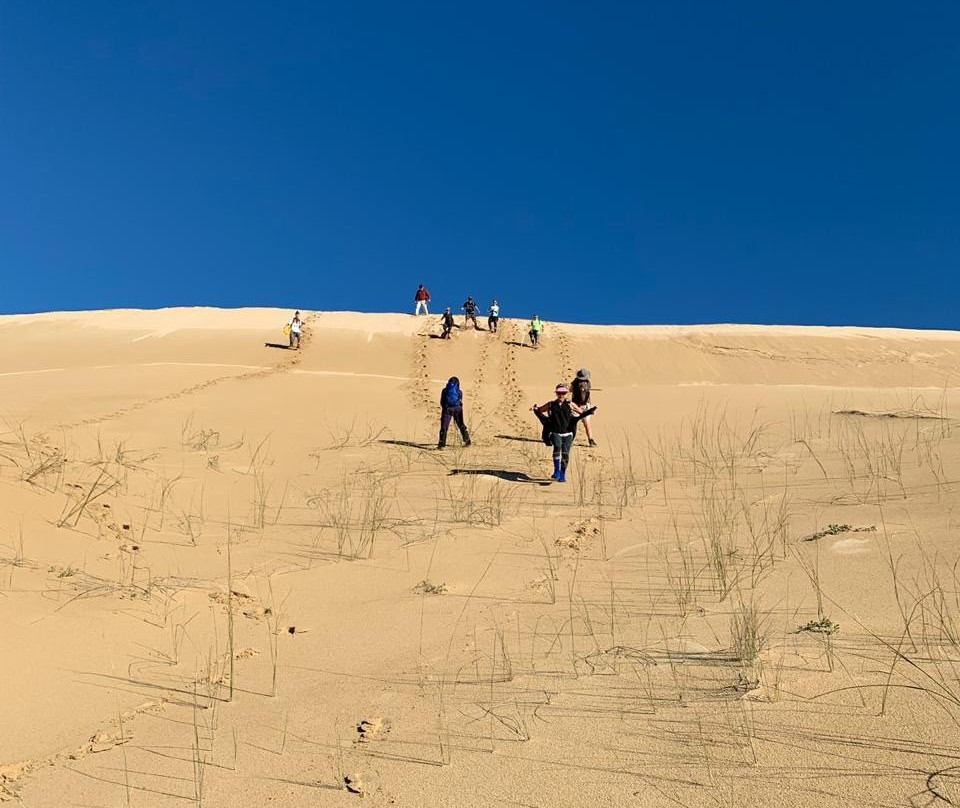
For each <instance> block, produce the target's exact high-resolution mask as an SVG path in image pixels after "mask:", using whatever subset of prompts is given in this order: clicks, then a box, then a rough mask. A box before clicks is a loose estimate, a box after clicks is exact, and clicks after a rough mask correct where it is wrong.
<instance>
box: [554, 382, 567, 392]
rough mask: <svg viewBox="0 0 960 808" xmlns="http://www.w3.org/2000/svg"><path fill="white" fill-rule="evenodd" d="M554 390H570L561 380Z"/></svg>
mask: <svg viewBox="0 0 960 808" xmlns="http://www.w3.org/2000/svg"><path fill="white" fill-rule="evenodd" d="M554 392H557V393H569V392H570V391H569V390H568V389H567V386H566V385H565V384H564V383H563V382H561V383H560V384H558V385H557V387H556V390H555V391H554Z"/></svg>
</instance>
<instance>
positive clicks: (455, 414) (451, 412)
mask: <svg viewBox="0 0 960 808" xmlns="http://www.w3.org/2000/svg"><path fill="white" fill-rule="evenodd" d="M451 420H452V421H453V422H454V423H455V424H456V425H457V429H459V430H460V437H461V438H463V442H464V443H470V433H469V432H467V425H466V424H465V423H464V422H463V407H462V406H461V405H457V406H456V407H444V408H443V414H442V415H441V416H440V440H439V441H438V442H437V445H438V446H446V445H447V430H448V429H449V428H450V421H451Z"/></svg>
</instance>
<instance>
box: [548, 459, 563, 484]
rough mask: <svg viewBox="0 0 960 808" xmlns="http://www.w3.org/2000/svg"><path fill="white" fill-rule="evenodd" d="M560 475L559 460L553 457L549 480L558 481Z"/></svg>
mask: <svg viewBox="0 0 960 808" xmlns="http://www.w3.org/2000/svg"><path fill="white" fill-rule="evenodd" d="M560 474H561V472H560V458H559V457H555V458H553V474H551V475H550V479H551V480H559V479H560Z"/></svg>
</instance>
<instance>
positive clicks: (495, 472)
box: [450, 469, 552, 485]
mask: <svg viewBox="0 0 960 808" xmlns="http://www.w3.org/2000/svg"><path fill="white" fill-rule="evenodd" d="M455 474H484V475H487V476H489V477H498V478H499V479H501V480H506V481H507V482H511V483H534V484H535V485H550V483H551V482H552V481H551V480H545V479H543V478H541V477H531V476H529V475H528V474H524V473H523V472H522V471H504V470H503V469H453V470H452V471H451V472H450V476H451V477H452V476H453V475H455Z"/></svg>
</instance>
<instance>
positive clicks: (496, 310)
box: [487, 300, 500, 334]
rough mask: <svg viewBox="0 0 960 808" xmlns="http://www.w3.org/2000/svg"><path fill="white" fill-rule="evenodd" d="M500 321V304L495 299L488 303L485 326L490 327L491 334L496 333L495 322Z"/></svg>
mask: <svg viewBox="0 0 960 808" xmlns="http://www.w3.org/2000/svg"><path fill="white" fill-rule="evenodd" d="M499 322H500V304H499V303H497V301H496V300H494V301H493V303H491V304H490V308H489V309H487V328H489V329H490V333H491V334H496V333H497V324H498V323H499Z"/></svg>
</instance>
